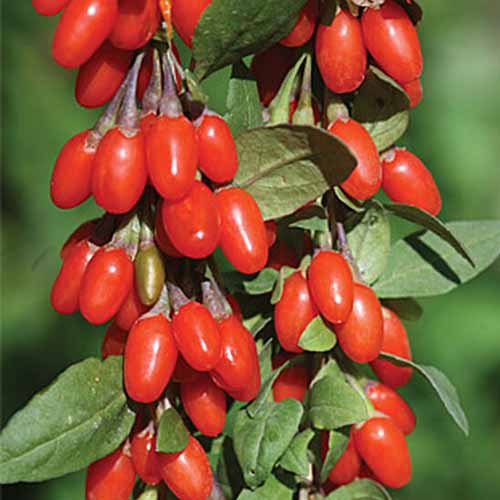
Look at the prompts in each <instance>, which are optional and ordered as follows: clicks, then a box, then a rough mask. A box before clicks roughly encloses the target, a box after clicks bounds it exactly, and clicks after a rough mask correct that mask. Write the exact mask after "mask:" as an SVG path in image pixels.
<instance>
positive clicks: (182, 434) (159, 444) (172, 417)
mask: <svg viewBox="0 0 500 500" xmlns="http://www.w3.org/2000/svg"><path fill="white" fill-rule="evenodd" d="M188 441H189V431H188V430H187V428H186V426H185V425H184V422H183V420H182V418H181V416H180V415H179V414H178V413H177V410H176V409H175V408H169V409H168V410H166V411H165V412H164V413H163V415H162V416H161V418H160V423H159V424H158V435H157V437H156V451H159V452H162V453H176V452H177V451H182V450H183V449H184V448H185V447H186V446H187V444H188Z"/></svg>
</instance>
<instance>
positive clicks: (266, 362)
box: [247, 342, 304, 417]
mask: <svg viewBox="0 0 500 500" xmlns="http://www.w3.org/2000/svg"><path fill="white" fill-rule="evenodd" d="M271 354H272V343H271V342H270V343H268V344H266V346H265V347H264V348H263V349H262V351H261V352H260V353H259V364H260V366H261V370H260V372H261V376H262V378H263V379H264V380H265V382H264V383H263V384H262V387H261V389H260V391H259V394H258V395H257V397H256V398H255V400H254V401H252V403H251V404H250V405H249V406H248V407H247V412H248V414H249V415H250V416H251V417H255V416H256V415H257V413H258V412H259V411H260V409H261V408H262V407H263V406H264V404H265V403H266V402H269V401H272V400H273V399H272V396H271V392H272V387H273V384H274V382H275V381H276V379H277V378H278V377H279V375H280V374H281V373H282V372H283V371H284V370H286V369H287V368H289V367H290V366H293V365H296V364H299V363H303V362H304V356H294V357H293V358H292V359H289V360H287V361H285V363H283V364H282V365H281V366H279V367H278V368H276V369H275V370H274V371H272V368H271Z"/></svg>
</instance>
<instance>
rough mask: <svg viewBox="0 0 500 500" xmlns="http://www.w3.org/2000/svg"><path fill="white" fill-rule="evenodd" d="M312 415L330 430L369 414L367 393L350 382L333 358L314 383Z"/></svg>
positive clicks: (359, 419)
mask: <svg viewBox="0 0 500 500" xmlns="http://www.w3.org/2000/svg"><path fill="white" fill-rule="evenodd" d="M309 417H310V419H311V421H312V423H313V425H314V427H316V428H317V429H327V430H333V429H338V428H339V427H344V426H345V425H351V424H355V423H358V422H362V421H363V420H366V419H367V418H368V417H369V414H368V406H367V403H366V400H365V399H364V397H363V395H362V394H361V393H360V392H359V391H357V390H356V389H354V387H352V386H351V385H350V384H349V383H348V382H347V381H346V379H345V377H344V375H343V374H342V372H341V371H340V370H339V368H338V366H337V364H336V363H335V362H333V361H331V362H330V363H328V364H327V365H326V366H325V367H323V368H322V370H321V371H320V372H319V373H318V375H317V376H316V378H315V380H314V382H313V384H312V387H311V393H310V403H309Z"/></svg>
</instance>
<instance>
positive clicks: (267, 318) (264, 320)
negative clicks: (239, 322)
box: [243, 311, 273, 337]
mask: <svg viewBox="0 0 500 500" xmlns="http://www.w3.org/2000/svg"><path fill="white" fill-rule="evenodd" d="M272 320H273V317H272V313H271V312H268V311H264V312H261V313H258V314H256V315H255V316H252V317H250V318H245V319H244V320H243V326H244V327H245V328H246V329H247V330H248V331H249V332H250V333H251V334H252V336H253V337H255V336H256V335H257V334H258V333H259V332H261V331H262V330H263V329H264V328H265V327H266V326H267V325H268V324H269V323H271V321H272Z"/></svg>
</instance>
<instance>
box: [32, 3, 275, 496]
mask: <svg viewBox="0 0 500 500" xmlns="http://www.w3.org/2000/svg"><path fill="white" fill-rule="evenodd" d="M136 4H137V2H127V1H120V2H119V4H118V2H116V1H110V2H108V1H106V2H102V1H101V2H100V1H97V0H96V1H81V0H71V2H59V3H58V4H57V5H56V3H55V2H34V5H35V7H36V8H37V10H38V11H39V12H40V13H43V14H45V15H52V14H55V13H57V12H58V11H59V10H61V9H63V8H64V9H65V10H64V12H63V14H62V16H61V19H60V21H59V25H58V28H57V30H56V34H55V37H54V44H53V55H54V58H55V59H56V61H57V62H58V63H60V64H62V65H63V66H66V67H77V66H80V71H79V75H78V78H77V84H76V97H77V100H78V102H79V103H80V104H82V105H84V106H87V107H95V106H101V105H103V104H105V103H108V102H109V105H108V108H107V109H106V110H105V111H104V113H103V114H102V115H101V117H100V118H99V120H98V122H97V124H96V125H95V127H94V128H93V129H91V130H86V131H83V132H81V133H79V134H77V135H75V136H74V137H73V138H71V139H70V140H69V141H68V142H67V143H66V144H65V145H64V146H63V148H62V150H61V152H60V153H59V155H58V158H57V160H56V163H55V167H54V171H53V174H52V178H51V197H52V200H53V202H54V204H55V205H56V206H58V207H60V208H65V209H67V208H73V207H76V206H77V205H79V204H81V203H82V202H83V201H85V200H86V199H87V198H88V197H89V196H91V195H92V196H93V198H94V200H95V202H96V203H97V204H98V205H99V206H100V207H102V208H103V209H104V210H105V211H106V214H105V215H104V216H103V217H101V219H98V220H93V221H88V222H86V223H84V224H83V225H82V226H80V227H79V228H78V229H77V230H76V231H75V232H74V233H73V234H72V235H71V236H70V238H69V239H68V241H67V242H66V243H65V245H64V246H63V248H62V250H61V258H62V265H61V269H60V271H59V274H58V276H57V278H56V280H55V282H54V285H53V288H52V292H51V302H52V305H53V307H54V309H55V310H56V311H58V312H59V313H62V314H72V313H74V312H76V311H80V312H81V314H82V316H83V317H84V318H85V319H86V320H87V321H89V322H90V323H93V324H103V323H106V322H108V321H111V323H110V324H109V326H108V328H107V331H106V334H105V336H104V339H103V342H102V348H101V351H102V357H103V359H104V358H106V357H108V356H110V355H123V356H124V383H125V389H126V392H127V394H128V396H129V397H130V398H131V399H132V400H134V401H136V402H138V403H141V404H143V405H146V406H144V408H145V409H149V410H150V412H149V414H150V417H151V414H157V413H158V408H159V407H161V406H162V405H164V404H165V401H164V399H162V397H163V395H164V394H165V393H166V392H167V393H168V394H169V396H170V398H177V400H178V401H179V404H180V405H182V412H183V413H184V414H185V415H187V417H188V418H189V420H190V422H191V424H192V427H193V430H197V431H199V432H200V433H201V434H203V435H205V436H212V437H213V436H216V435H218V434H220V433H221V432H222V429H223V427H224V424H225V417H226V393H227V394H228V395H229V396H230V397H231V398H232V399H235V400H240V401H250V400H252V399H254V398H255V397H256V396H257V394H258V392H259V390H260V386H261V379H260V369H259V361H258V356H257V350H256V346H255V342H254V339H253V337H252V335H251V333H250V332H249V331H248V330H247V329H246V328H245V327H244V326H243V323H242V321H241V316H240V313H238V310H237V307H238V306H237V303H236V302H235V301H234V299H233V298H232V297H227V298H226V297H224V296H223V295H222V294H221V293H220V292H219V289H218V287H217V285H216V284H215V282H214V281H212V282H203V283H201V287H200V289H198V290H195V291H191V292H192V293H190V297H192V298H191V299H188V298H187V297H186V296H185V295H184V293H183V291H182V289H181V288H180V287H179V286H176V285H175V284H174V282H175V279H173V278H172V275H173V274H175V272H174V271H172V269H174V270H175V269H181V268H182V267H183V265H184V266H185V264H183V262H187V261H181V260H179V258H181V257H188V258H190V259H203V258H206V257H209V256H210V255H211V254H212V253H213V252H214V250H215V249H216V247H217V246H220V248H221V250H222V251H223V253H224V254H225V255H226V256H227V258H228V260H229V261H230V262H231V263H232V264H233V265H234V266H235V267H236V268H237V269H238V270H240V271H242V272H245V273H254V272H256V271H259V270H260V269H262V268H263V267H264V266H265V264H266V262H267V259H268V243H267V232H266V227H265V225H264V221H263V219H262V215H261V213H260V210H259V208H258V206H257V204H256V202H255V200H254V199H253V198H252V197H251V196H250V195H249V194H248V193H246V192H245V191H243V190H242V189H239V188H237V187H233V186H227V184H228V183H230V182H231V181H232V179H233V178H234V176H235V175H236V172H237V168H238V156H237V151H236V146H235V143H234V140H233V137H232V135H231V132H230V129H229V127H228V125H227V124H226V122H225V121H224V120H223V119H222V118H221V117H220V116H218V115H216V114H215V113H212V112H210V111H208V110H207V109H204V110H202V111H201V112H198V113H197V115H196V116H194V115H193V114H192V113H190V111H191V109H190V108H189V102H188V104H184V108H183V105H181V101H180V100H179V97H178V92H179V91H180V89H181V86H182V82H181V77H182V68H181V67H180V64H179V61H178V56H177V54H176V53H175V50H174V49H173V47H172V49H168V51H163V53H161V54H160V51H159V50H158V49H157V48H149V49H147V50H146V51H145V50H142V51H141V52H139V53H138V54H137V55H135V56H134V51H135V50H136V49H139V48H142V47H143V46H144V45H145V44H146V43H147V42H148V41H149V39H150V38H151V36H152V35H153V33H154V32H155V31H156V29H157V27H158V24H159V20H160V14H159V8H158V2H157V1H156V0H153V1H145V2H142V3H141V6H140V7H141V8H140V9H139V8H138V7H137V5H136ZM174 75H175V77H176V81H175V82H174ZM138 100H139V101H142V105H141V108H140V110H139V109H138V108H137V101H138ZM187 100H188V101H189V96H188V99H187ZM185 108H188V109H187V110H186V112H185ZM168 270H170V271H168ZM167 275H168V279H167ZM199 299H203V300H204V302H205V305H204V304H203V303H201V300H200V301H199ZM227 300H229V301H230V302H231V305H232V308H233V309H231V306H230V305H229V303H228V302H227ZM233 310H234V311H235V312H234V313H233ZM169 404H170V403H169ZM142 413H144V411H143V412H142ZM156 422H157V419H155V418H150V419H149V420H148V421H147V422H146V423H145V425H143V423H144V422H143V421H142V420H141V419H138V421H137V422H136V426H135V427H134V430H133V431H132V434H131V436H130V439H129V440H127V442H126V443H125V444H124V445H122V446H121V447H120V448H119V449H117V450H116V451H115V452H113V453H111V454H110V455H108V456H106V457H104V458H103V459H101V460H99V461H97V462H95V463H94V464H92V465H91V466H90V467H89V469H88V474H87V485H86V498H88V499H89V500H104V499H108V498H114V499H118V498H123V499H125V498H128V497H129V495H130V493H131V491H132V489H133V486H134V483H135V479H136V476H137V475H138V476H139V477H140V478H141V479H142V481H143V482H144V483H146V484H158V483H159V482H160V481H161V480H163V481H165V483H166V484H167V486H168V487H169V488H170V490H171V491H172V492H173V493H174V494H175V495H176V496H177V497H178V498H180V499H181V500H204V499H206V498H207V497H208V496H209V494H210V492H211V489H212V471H211V469H210V466H209V463H208V459H207V456H206V453H205V451H204V450H203V448H202V446H201V445H200V444H199V442H198V441H197V440H196V439H195V438H194V437H193V436H190V438H189V442H188V445H187V447H186V448H185V449H184V450H183V451H181V452H178V453H159V452H156V450H155V441H156V428H155V426H156Z"/></svg>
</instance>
